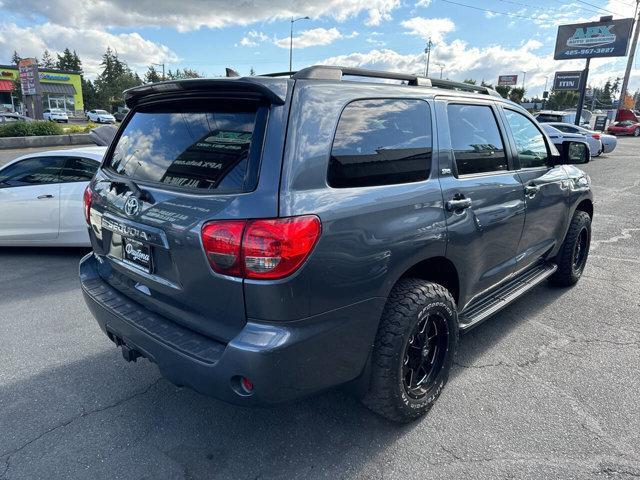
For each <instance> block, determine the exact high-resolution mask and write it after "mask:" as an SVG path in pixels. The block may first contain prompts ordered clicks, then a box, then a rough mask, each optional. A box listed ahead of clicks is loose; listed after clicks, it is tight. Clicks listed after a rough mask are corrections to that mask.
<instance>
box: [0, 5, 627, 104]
mask: <svg viewBox="0 0 640 480" xmlns="http://www.w3.org/2000/svg"><path fill="white" fill-rule="evenodd" d="M634 5H635V1H634V0H604V1H603V0H483V1H478V0H476V1H474V0H455V1H454V0H420V1H418V2H407V1H402V0H324V1H321V2H318V1H317V0H313V1H311V0H296V1H285V0H270V1H268V2H266V1H260V0H256V1H250V0H240V1H235V2H233V3H231V2H227V1H223V0H209V1H206V2H203V1H201V0H182V1H181V2H175V1H174V0H137V1H135V2H131V1H128V0H112V1H108V0H83V1H82V2H70V1H67V0H49V1H48V2H46V3H43V2H41V1H40V0H0V62H1V63H7V62H8V61H9V58H10V56H11V53H12V52H13V50H14V49H15V50H17V51H18V52H19V53H20V55H21V56H33V55H35V56H38V57H39V56H40V55H41V53H42V51H43V50H44V49H45V48H47V49H49V50H50V51H52V52H56V51H60V50H62V49H63V48H65V47H69V48H70V49H75V50H77V52H78V54H79V55H80V57H81V59H82V60H83V62H84V66H85V71H86V73H87V75H88V76H89V77H92V76H94V75H95V74H96V73H97V72H98V71H99V61H100V55H101V54H102V52H103V51H104V49H105V48H106V47H107V46H111V47H112V48H114V49H115V50H117V51H118V53H119V55H120V56H121V58H123V59H124V60H126V61H127V62H128V63H129V64H130V66H131V67H132V68H134V69H135V70H137V71H138V72H140V73H141V74H142V73H144V71H145V70H146V65H148V64H149V63H165V64H166V68H171V69H175V68H184V67H189V68H193V69H195V70H197V71H199V72H201V73H203V74H205V75H207V76H216V75H221V74H223V72H224V67H226V66H229V67H233V68H235V69H236V70H238V71H239V72H240V73H248V72H249V70H250V68H251V67H253V68H254V69H255V71H256V72H257V73H262V72H270V71H282V70H286V69H288V60H289V50H288V45H289V18H290V17H291V16H292V15H294V16H296V17H297V16H305V15H308V16H310V17H311V19H310V20H301V21H298V22H296V23H295V25H294V27H295V30H294V54H293V58H294V62H293V64H294V69H297V68H301V67H304V66H308V65H312V64H314V63H333V64H342V65H350V66H363V67H370V68H377V69H389V70H397V71H405V72H411V73H418V72H424V60H425V55H424V53H423V50H424V48H425V43H426V41H427V39H428V38H431V39H432V40H433V41H434V43H435V46H434V47H433V50H432V56H431V65H430V75H432V76H439V75H440V70H441V69H442V73H443V76H444V77H445V78H451V79H454V80H463V79H465V78H474V79H476V80H477V81H480V80H482V79H484V80H487V81H489V82H492V83H495V82H496V81H497V76H498V75H499V74H518V75H519V80H520V82H522V79H523V78H522V77H523V73H522V72H524V71H526V72H527V74H526V87H527V90H528V94H537V93H540V92H541V91H542V90H543V88H544V84H545V81H546V80H547V79H548V80H549V81H551V78H552V76H553V73H554V71H556V70H572V69H576V68H578V69H579V68H582V66H583V63H584V62H583V61H573V62H559V61H554V60H553V58H552V56H553V46H554V43H555V34H556V30H557V25H559V24H565V23H575V22H580V21H586V20H592V19H597V18H598V17H599V16H600V15H606V14H608V13H610V14H613V15H614V18H625V17H631V16H633V14H634ZM636 63H637V62H636ZM624 66H625V60H624V59H620V58H618V59H598V60H594V61H593V62H592V75H591V76H590V79H591V82H590V83H592V84H593V85H596V86H598V85H601V84H603V83H604V82H605V81H606V80H607V79H608V78H615V77H616V76H621V75H622V74H623V71H624ZM634 67H635V68H634V70H633V75H632V81H631V85H630V87H631V89H632V90H635V89H638V88H640V68H639V67H638V65H635V66H634Z"/></svg>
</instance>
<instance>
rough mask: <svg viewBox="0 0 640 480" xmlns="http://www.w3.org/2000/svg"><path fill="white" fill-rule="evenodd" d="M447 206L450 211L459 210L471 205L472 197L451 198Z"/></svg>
mask: <svg viewBox="0 0 640 480" xmlns="http://www.w3.org/2000/svg"><path fill="white" fill-rule="evenodd" d="M445 206H446V207H447V210H449V211H450V212H459V211H462V210H464V209H466V208H469V207H470V206H471V199H470V198H464V197H463V198H454V199H453V200H449V201H448V202H447V203H446V205H445Z"/></svg>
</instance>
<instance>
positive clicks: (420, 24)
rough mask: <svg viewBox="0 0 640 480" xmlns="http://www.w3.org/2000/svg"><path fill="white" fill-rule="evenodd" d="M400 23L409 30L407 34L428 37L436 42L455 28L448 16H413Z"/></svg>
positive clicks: (426, 38)
mask: <svg viewBox="0 0 640 480" xmlns="http://www.w3.org/2000/svg"><path fill="white" fill-rule="evenodd" d="M401 25H402V26H403V27H404V28H406V29H407V30H409V32H407V33H409V35H416V36H418V37H420V38H422V39H423V40H428V39H429V38H430V39H431V40H433V41H434V42H436V43H439V42H442V41H443V40H444V37H445V35H446V34H447V33H449V32H452V31H453V30H454V29H455V28H456V26H455V24H454V23H453V22H452V21H451V20H450V19H448V18H423V17H413V18H410V19H409V20H405V21H403V22H401Z"/></svg>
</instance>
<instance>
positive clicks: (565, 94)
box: [546, 90, 579, 110]
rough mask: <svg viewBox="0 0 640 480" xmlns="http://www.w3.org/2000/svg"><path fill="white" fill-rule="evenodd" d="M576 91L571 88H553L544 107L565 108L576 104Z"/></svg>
mask: <svg viewBox="0 0 640 480" xmlns="http://www.w3.org/2000/svg"><path fill="white" fill-rule="evenodd" d="M578 97H579V95H578V92H575V91H572V90H554V91H552V92H551V94H550V95H549V98H548V99H547V103H546V108H548V109H549V110H565V109H567V108H575V107H576V106H577V105H578V99H579V98H578Z"/></svg>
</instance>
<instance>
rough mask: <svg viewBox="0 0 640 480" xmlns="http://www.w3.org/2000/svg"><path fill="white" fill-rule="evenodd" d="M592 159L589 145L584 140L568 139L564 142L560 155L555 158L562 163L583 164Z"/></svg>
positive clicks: (558, 162)
mask: <svg viewBox="0 0 640 480" xmlns="http://www.w3.org/2000/svg"><path fill="white" fill-rule="evenodd" d="M590 159H591V154H590V152H589V145H587V144H586V143H584V142H572V141H571V140H566V141H564V142H562V149H561V151H560V156H559V157H557V158H556V159H555V160H556V162H555V163H556V164H562V165H582V164H584V163H589V160H590Z"/></svg>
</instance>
